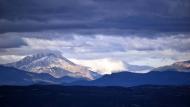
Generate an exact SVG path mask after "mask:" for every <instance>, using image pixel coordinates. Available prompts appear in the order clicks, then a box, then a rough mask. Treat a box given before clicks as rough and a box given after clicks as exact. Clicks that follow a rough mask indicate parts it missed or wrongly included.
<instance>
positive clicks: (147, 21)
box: [0, 0, 190, 72]
mask: <svg viewBox="0 0 190 107" xmlns="http://www.w3.org/2000/svg"><path fill="white" fill-rule="evenodd" d="M50 51H51V52H57V51H60V52H62V54H63V55H64V56H65V57H66V58H68V59H70V60H72V61H74V62H76V63H79V64H82V65H86V66H91V67H93V69H95V70H105V71H107V72H112V71H114V70H123V69H125V67H124V65H125V63H129V64H135V65H149V66H153V67H158V66H162V65H167V64H171V63H173V62H175V61H183V60H190V1H189V0H0V63H1V64H4V63H8V62H13V61H16V60H19V59H21V58H23V57H24V56H26V55H31V54H34V53H39V52H50ZM110 66H111V67H110Z"/></svg>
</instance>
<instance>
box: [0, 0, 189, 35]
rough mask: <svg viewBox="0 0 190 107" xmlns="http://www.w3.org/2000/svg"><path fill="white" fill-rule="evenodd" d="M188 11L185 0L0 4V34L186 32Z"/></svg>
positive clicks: (7, 0)
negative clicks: (131, 31) (57, 31)
mask: <svg viewBox="0 0 190 107" xmlns="http://www.w3.org/2000/svg"><path fill="white" fill-rule="evenodd" d="M189 10H190V2H189V0H167V1H166V0H82V1H81V0H1V1H0V14H1V15H0V32H1V33H5V32H32V31H46V30H62V31H65V32H72V33H73V32H77V33H107V32H108V33H118V32H124V33H125V31H126V30H143V31H144V30H145V31H146V30H148V31H162V32H188V31H190V12H189Z"/></svg>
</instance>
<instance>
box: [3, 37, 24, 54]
mask: <svg viewBox="0 0 190 107" xmlns="http://www.w3.org/2000/svg"><path fill="white" fill-rule="evenodd" d="M26 45H27V44H26V43H25V42H24V41H23V40H22V39H21V38H19V37H17V36H8V35H4V36H0V50H1V51H2V50H3V49H8V48H19V47H21V46H26Z"/></svg>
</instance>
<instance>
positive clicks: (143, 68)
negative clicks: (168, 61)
mask: <svg viewBox="0 0 190 107" xmlns="http://www.w3.org/2000/svg"><path fill="white" fill-rule="evenodd" d="M125 66H126V68H127V70H128V71H130V72H135V73H147V72H149V71H151V70H152V69H154V67H151V66H143V65H141V66H140V65H131V64H128V63H125Z"/></svg>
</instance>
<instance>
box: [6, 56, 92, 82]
mask: <svg viewBox="0 0 190 107" xmlns="http://www.w3.org/2000/svg"><path fill="white" fill-rule="evenodd" d="M7 65H8V66H13V67H15V68H18V69H21V70H25V71H29V72H35V73H48V74H50V75H52V76H54V77H56V78H61V77H64V76H70V77H76V78H86V79H94V76H93V75H92V74H93V73H92V71H90V70H88V68H87V67H84V66H80V65H77V64H75V63H73V62H71V61H69V60H68V59H67V58H65V57H63V56H62V55H61V54H59V53H40V54H35V55H31V56H27V57H25V58H23V59H22V60H20V61H18V62H14V63H10V64H7Z"/></svg>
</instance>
